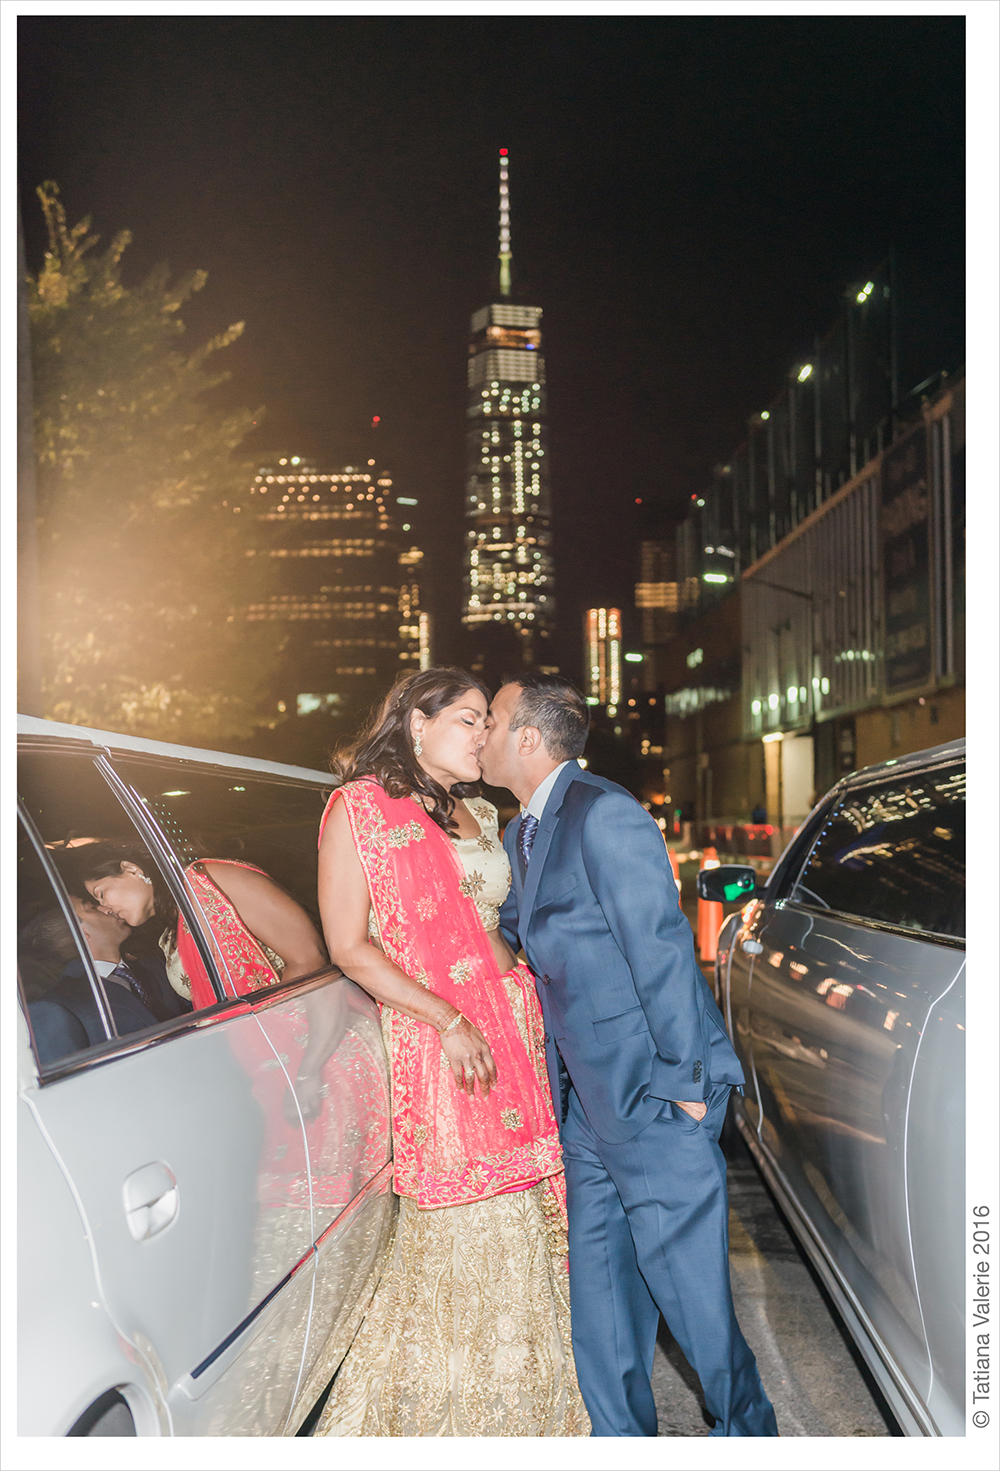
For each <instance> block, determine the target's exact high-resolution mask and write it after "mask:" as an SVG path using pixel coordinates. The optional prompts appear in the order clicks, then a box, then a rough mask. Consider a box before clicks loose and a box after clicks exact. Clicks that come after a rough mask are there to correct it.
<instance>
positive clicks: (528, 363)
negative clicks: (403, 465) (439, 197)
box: [462, 149, 555, 672]
mask: <svg viewBox="0 0 1000 1471" xmlns="http://www.w3.org/2000/svg"><path fill="white" fill-rule="evenodd" d="M510 290H511V248H510V198H509V193H508V181H507V150H506V149H501V151H500V293H499V294H500V297H501V300H500V301H498V302H493V303H491V304H490V305H489V306H484V307H482V308H481V309H480V310H479V311H477V312H476V313H475V314H474V315H473V317H472V322H471V335H470V341H469V370H468V386H469V400H468V409H467V411H466V416H467V434H466V450H467V454H466V465H467V481H466V500H465V511H466V521H467V527H468V529H467V531H466V550H465V589H464V591H465V597H464V607H463V613H462V622H463V623H464V624H465V625H466V627H467V628H468V629H469V630H470V634H471V635H472V642H473V647H474V657H473V664H474V666H476V667H479V668H483V667H484V661H490V662H492V661H493V660H494V659H496V658H498V657H499V658H505V659H507V660H508V662H509V663H514V664H515V666H516V664H520V665H522V666H524V665H530V664H535V665H539V666H541V667H543V668H544V667H545V666H546V665H548V663H549V659H550V657H551V656H550V655H549V654H548V643H549V640H550V638H551V634H552V629H553V624H554V621H555V596H554V582H553V569H552V553H551V545H552V533H551V516H552V506H551V499H550V494H549V472H548V456H547V451H548V434H547V426H546V401H545V359H544V357H543V356H542V334H541V328H540V323H541V318H542V309H541V307H537V306H521V305H515V304H514V303H513V302H512V301H511V300H510ZM487 645H491V646H492V647H490V648H487ZM508 672H514V670H513V669H509V670H508Z"/></svg>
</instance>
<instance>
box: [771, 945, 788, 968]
mask: <svg viewBox="0 0 1000 1471" xmlns="http://www.w3.org/2000/svg"><path fill="white" fill-rule="evenodd" d="M767 958H768V961H769V962H770V963H771V965H773V966H774V967H775V969H777V967H778V966H779V965H780V964H781V962H782V961H783V960H784V958H785V952H784V950H772V951H771V953H770V955H769V956H768V957H767Z"/></svg>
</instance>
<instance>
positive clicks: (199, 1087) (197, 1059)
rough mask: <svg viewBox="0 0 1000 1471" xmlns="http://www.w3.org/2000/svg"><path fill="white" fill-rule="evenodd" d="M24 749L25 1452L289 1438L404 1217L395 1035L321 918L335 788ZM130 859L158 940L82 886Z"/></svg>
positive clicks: (345, 1340)
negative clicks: (230, 884)
mask: <svg viewBox="0 0 1000 1471" xmlns="http://www.w3.org/2000/svg"><path fill="white" fill-rule="evenodd" d="M18 745H19V755H18V765H19V809H20V810H19V819H20V820H19V836H18V852H17V870H18V990H19V996H20V1012H19V1020H18V1032H19V1037H18V1171H19V1212H20V1213H19V1230H18V1241H19V1292H18V1314H19V1325H18V1326H19V1371H18V1392H19V1406H18V1417H19V1418H18V1431H19V1433H20V1434H21V1435H46V1436H52V1435H57V1436H67V1435H70V1436H77V1435H150V1436H152V1435H293V1434H295V1432H296V1431H297V1429H298V1428H299V1427H300V1426H301V1425H302V1423H303V1420H304V1419H305V1417H306V1416H307V1415H308V1413H309V1411H310V1409H311V1407H312V1406H313V1405H314V1404H315V1402H316V1400H317V1398H318V1397H319V1395H320V1394H321V1393H322V1391H323V1389H324V1387H325V1386H326V1384H327V1383H328V1382H329V1380H330V1378H331V1376H332V1375H333V1373H334V1372H335V1370H336V1368H337V1366H338V1364H339V1363H340V1360H341V1359H342V1357H343V1355H344V1353H345V1352H346V1349H347V1347H348V1346H349V1344H350V1341H351V1339H352V1337H353V1335H354V1332H355V1331H356V1328H357V1325H358V1323H359V1321H360V1319H361V1316H362V1315H363V1313H364V1311H365V1308H366V1307H367V1304H368V1302H369V1301H370V1298H371V1294H372V1292H373V1290H374V1285H375V1281H376V1279H377V1275H378V1271H379V1269H380V1263H381V1260H382V1257H383V1254H384V1252H385V1249H386V1246H387V1242H388V1240H389V1237H390V1236H391V1229H392V1213H393V1210H394V1200H395V1198H394V1196H393V1194H392V1191H391V1189H390V1188H389V1187H390V1179H391V1162H390V1131H389V1092H388V1077H387V1068H386V1059H385V1052H384V1049H383V1045H382V1037H381V1030H380V1026H379V1020H378V1014H377V1009H376V1007H375V1005H374V1003H373V1002H372V1001H371V1000H370V998H369V997H368V996H366V995H365V994H364V993H363V992H362V991H361V990H359V988H358V987H357V986H355V985H354V984H353V982H351V981H350V980H348V979H347V978H346V977H344V976H343V975H342V974H341V973H340V972H339V971H338V970H336V969H335V968H333V967H332V966H330V965H329V963H327V962H326V961H325V959H324V957H325V951H323V948H322V940H321V938H320V931H319V919H318V915H317V913H316V842H317V833H318V824H319V819H320V814H321V813H322V810H323V805H324V801H325V797H326V795H327V794H328V791H329V788H330V784H331V778H330V777H329V776H326V775H324V774H323V773H322V772H316V771H306V770H303V769H300V768H295V767H283V766H279V765H274V764H272V763H269V762H264V761H255V760H251V759H248V758H240V757H233V756H225V755H218V754H216V753H213V752H208V751H199V750H192V749H186V748H182V747H177V746H168V745H163V744H158V743H156V742H152V741H144V740H137V739H129V738H128V737H125V736H120V735H110V734H107V733H104V732H101V731H93V730H85V729H81V728H79V727H71V726H63V725H57V724H53V723H51V722H49V721H44V720H36V719H32V718H28V717H23V716H22V717H20V718H19V722H18ZM95 843H96V844H98V845H99V846H98V847H97V848H94V847H93V846H92V845H94V844H95ZM122 851H124V852H125V853H127V854H128V855H129V862H130V863H132V867H131V868H130V869H129V870H128V871H129V872H130V873H131V874H132V877H133V878H135V879H136V880H137V883H138V885H139V886H140V887H139V889H138V892H139V893H140V896H141V894H142V893H144V892H147V890H145V889H144V888H142V887H141V886H143V885H147V884H148V893H149V894H151V895H152V894H155V895H157V896H158V897H157V901H156V913H152V912H150V914H149V915H148V916H146V915H145V911H144V913H143V915H142V916H139V917H140V918H142V919H143V922H141V923H129V922H128V921H129V917H130V916H129V914H127V913H124V912H122V913H117V914H116V913H115V912H110V913H109V908H108V906H107V905H102V906H101V907H99V905H98V903H97V902H95V900H94V896H93V888H94V887H95V885H94V884H93V883H90V884H86V885H85V884H84V883H83V882H82V878H83V877H84V876H86V875H87V873H88V872H90V871H91V870H93V871H97V870H98V869H100V864H99V863H98V862H97V860H98V858H103V860H104V869H101V870H100V871H102V872H103V871H105V869H106V868H107V866H108V865H107V856H108V855H109V854H110V855H111V857H112V859H113V860H116V855H118V854H120V853H121V852H122ZM133 860H134V862H133ZM206 862H207V863H208V864H209V867H210V869H211V870H212V871H214V872H215V873H216V874H218V873H219V872H221V871H222V869H221V868H220V865H222V864H226V863H228V864H234V865H239V866H242V867H243V868H251V869H255V870H259V871H260V872H261V873H263V875H265V876H266V879H264V878H261V877H260V874H259V873H258V875H257V876H256V877H257V882H258V884H259V885H264V887H265V888H266V890H267V892H268V893H269V894H272V895H273V894H278V893H279V892H280V894H282V895H283V896H284V897H283V898H281V900H280V902H281V904H283V905H285V906H286V908H287V909H288V911H289V912H291V913H293V914H294V916H295V922H296V924H297V926H298V933H299V934H300V935H301V936H304V937H305V940H304V941H303V953H304V954H306V955H309V954H315V955H317V956H318V957H319V959H321V960H323V963H321V964H316V965H314V966H313V969H312V972H311V973H308V974H303V973H302V971H303V966H302V965H301V964H299V965H298V967H295V966H290V965H288V964H284V963H283V961H282V957H281V956H280V955H278V954H275V953H274V952H273V951H269V950H268V949H267V947H266V945H258V944H257V942H256V941H255V940H254V939H253V936H252V934H251V931H252V928H253V927H252V925H250V924H246V925H244V924H243V923H242V921H241V917H240V914H239V912H238V911H237V910H236V909H235V908H234V906H233V905H232V904H230V903H228V901H227V900H226V898H225V895H224V894H223V893H221V891H218V892H217V891H215V890H213V888H212V886H211V880H210V879H209V878H206V877H205V868H204V864H205V863H206ZM88 864H89V865H90V867H89V868H88ZM267 881H270V882H269V883H268V882H267ZM135 888H136V885H135V884H133V889H135ZM213 894H214V895H215V898H216V899H217V901H218V902H217V903H215V904H214V906H213V904H212V903H211V902H210V901H211V898H212V895H213ZM119 907H121V906H119ZM147 908H149V909H150V910H151V909H152V901H150V904H149V905H148V906H147ZM112 911H113V906H112ZM132 917H133V918H135V917H136V916H132ZM227 926H228V930H227ZM178 935H181V936H182V937H183V939H184V942H185V943H186V944H187V946H188V952H187V953H188V954H189V955H192V956H194V957H195V961H196V964H195V965H192V964H191V963H190V962H189V969H196V970H197V971H198V974H199V976H200V981H199V985H200V986H201V991H200V993H199V992H198V991H197V990H194V989H190V990H189V991H188V992H187V993H185V989H184V984H183V978H184V975H185V972H184V971H183V969H182V970H181V973H180V975H181V982H180V984H178V983H177V981H178V972H177V954H178V953H179V947H178V949H176V950H175V949H174V948H173V946H172V941H171V936H173V939H174V940H176V938H177V936H178ZM310 937H311V938H310ZM310 945H312V946H313V947H314V948H313V950H312V951H310V949H309V946H310ZM241 947H242V950H241ZM248 947H249V950H248ZM247 953H249V954H251V958H252V959H254V968H253V975H254V983H253V987H252V989H249V990H247V989H246V987H245V986H241V985H240V984H238V983H237V981H235V980H234V976H233V970H234V962H233V957H238V956H239V955H241V954H243V955H245V954H247ZM292 971H295V974H294V975H292V974H291V972H292ZM244 992H246V994H244Z"/></svg>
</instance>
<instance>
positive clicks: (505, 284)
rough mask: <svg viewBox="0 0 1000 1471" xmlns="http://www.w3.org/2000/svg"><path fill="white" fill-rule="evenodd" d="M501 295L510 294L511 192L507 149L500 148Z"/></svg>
mask: <svg viewBox="0 0 1000 1471" xmlns="http://www.w3.org/2000/svg"><path fill="white" fill-rule="evenodd" d="M500 295H501V296H509V295H510V194H509V192H508V189H507V150H506V148H501V150H500Z"/></svg>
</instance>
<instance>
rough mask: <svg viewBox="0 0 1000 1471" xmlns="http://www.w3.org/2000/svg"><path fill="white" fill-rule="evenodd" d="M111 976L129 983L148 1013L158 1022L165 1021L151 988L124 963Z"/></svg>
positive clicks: (118, 965) (117, 966) (116, 967)
mask: <svg viewBox="0 0 1000 1471" xmlns="http://www.w3.org/2000/svg"><path fill="white" fill-rule="evenodd" d="M111 974H112V975H113V976H120V977H121V978H122V980H123V981H128V984H129V989H130V990H131V991H132V994H133V995H134V996H136V997H138V999H139V1000H140V1001H141V1002H142V1004H143V1006H145V1008H146V1010H147V1011H151V1012H152V1013H153V1015H154V1016H155V1017H156V1020H157V1021H158V1022H159V1021H163V1015H162V1008H161V1007H159V1006H157V1004H156V1001H155V1000H154V999H153V994H152V992H151V991H150V989H149V987H148V986H147V985H146V984H145V982H144V981H140V979H139V977H138V976H137V975H136V974H135V973H134V972H133V971H131V970H129V968H128V966H127V965H126V964H125V962H124V961H119V963H118V964H117V965H116V966H115V968H114V970H113V971H112V972H111Z"/></svg>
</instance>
